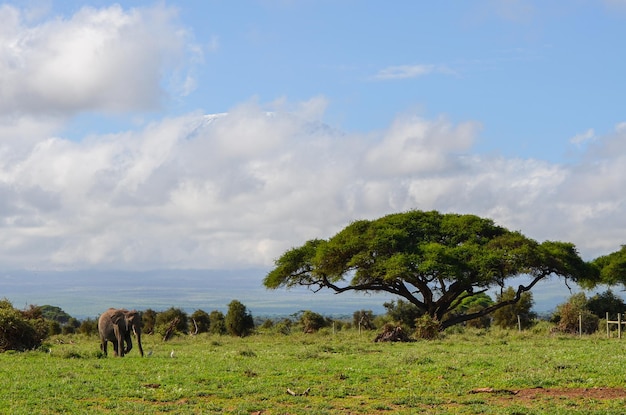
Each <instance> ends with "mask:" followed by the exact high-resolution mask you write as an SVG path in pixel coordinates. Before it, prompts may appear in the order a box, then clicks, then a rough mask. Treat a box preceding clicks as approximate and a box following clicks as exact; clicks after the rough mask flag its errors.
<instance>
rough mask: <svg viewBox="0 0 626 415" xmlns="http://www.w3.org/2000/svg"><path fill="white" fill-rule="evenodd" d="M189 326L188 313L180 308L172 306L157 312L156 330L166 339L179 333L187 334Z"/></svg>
mask: <svg viewBox="0 0 626 415" xmlns="http://www.w3.org/2000/svg"><path fill="white" fill-rule="evenodd" d="M188 327H189V323H188V318H187V313H185V312H184V311H183V310H181V309H180V308H174V307H170V308H169V309H167V310H165V311H162V312H160V313H157V316H156V327H155V332H156V333H157V334H159V335H160V336H163V338H164V339H165V340H167V339H169V338H170V337H172V336H174V335H177V334H187V333H188Z"/></svg>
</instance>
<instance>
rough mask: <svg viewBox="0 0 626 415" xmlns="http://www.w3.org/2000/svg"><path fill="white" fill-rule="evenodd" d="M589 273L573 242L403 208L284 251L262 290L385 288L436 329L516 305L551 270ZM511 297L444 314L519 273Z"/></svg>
mask: <svg viewBox="0 0 626 415" xmlns="http://www.w3.org/2000/svg"><path fill="white" fill-rule="evenodd" d="M589 272H593V269H592V267H590V266H589V265H588V264H587V263H586V262H585V261H583V260H582V259H581V258H580V256H579V255H578V252H577V251H576V248H575V246H574V245H573V244H571V243H566V242H554V241H546V242H543V243H541V244H540V243H537V242H536V241H534V240H532V239H529V238H527V237H525V236H524V235H522V234H521V233H520V232H514V231H509V230H507V229H505V228H503V227H501V226H497V225H495V224H494V222H493V221H492V220H490V219H485V218H480V217H478V216H475V215H460V214H452V213H449V214H442V213H439V212H436V211H429V212H425V211H418V210H414V211H409V212H404V213H396V214H391V215H387V216H384V217H381V218H379V219H376V220H359V221H355V222H353V223H351V224H349V225H348V226H346V227H345V228H344V229H343V230H342V231H340V232H339V233H337V234H336V235H335V236H333V237H331V238H330V239H328V240H322V239H313V240H309V241H307V242H305V243H304V245H302V246H300V247H296V248H292V249H289V250H288V251H286V252H285V253H284V254H283V255H282V256H280V257H279V258H278V259H277V260H276V261H275V268H274V269H273V270H271V271H270V272H269V273H268V274H267V276H266V277H265V279H264V281H263V283H264V285H265V286H266V287H267V288H270V289H276V288H280V287H286V288H290V287H294V286H307V287H309V288H311V289H312V290H314V291H318V290H321V289H323V288H327V289H330V290H333V291H335V292H336V293H342V292H346V291H365V292H388V293H391V294H394V295H397V296H399V297H402V298H404V299H406V300H407V301H409V302H410V303H411V304H414V305H415V306H417V308H418V309H419V310H421V311H422V312H423V313H424V314H427V315H429V316H430V317H431V318H433V319H434V320H436V321H438V322H439V324H440V328H441V329H445V328H446V327H449V326H452V325H454V324H458V323H461V322H463V321H467V320H471V319H474V318H478V317H481V316H484V315H486V314H489V313H491V312H493V311H495V310H497V309H499V308H501V307H504V306H506V305H510V304H514V303H516V302H517V301H519V299H520V298H521V295H522V294H523V293H524V292H527V291H529V290H530V289H531V288H533V287H534V286H535V284H537V283H538V282H539V281H541V280H542V279H544V278H546V277H549V276H551V275H557V276H562V277H564V278H568V279H571V280H573V281H578V280H579V279H583V278H585V277H586V274H588V273H589ZM524 274H525V275H528V276H530V282H529V283H527V284H525V285H519V286H518V287H517V289H516V290H515V295H514V296H513V298H510V299H506V300H503V301H500V302H496V303H495V304H493V305H491V306H489V307H485V308H483V309H482V310H480V311H477V312H474V313H466V314H460V315H459V314H456V313H448V311H450V310H453V309H455V308H456V307H457V306H458V305H459V304H461V303H462V302H463V301H467V299H468V298H469V297H473V296H477V295H479V294H481V293H484V292H486V291H487V290H489V289H490V288H493V287H498V286H499V287H501V288H504V286H505V282H506V281H507V280H509V279H510V278H512V277H515V276H519V275H524Z"/></svg>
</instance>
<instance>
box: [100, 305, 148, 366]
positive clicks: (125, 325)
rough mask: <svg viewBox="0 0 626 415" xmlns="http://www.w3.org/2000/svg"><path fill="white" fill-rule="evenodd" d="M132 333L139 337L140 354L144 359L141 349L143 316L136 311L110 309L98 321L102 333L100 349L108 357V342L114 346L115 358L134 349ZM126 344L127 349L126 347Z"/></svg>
mask: <svg viewBox="0 0 626 415" xmlns="http://www.w3.org/2000/svg"><path fill="white" fill-rule="evenodd" d="M131 331H132V332H133V333H135V336H137V345H138V347H139V354H141V356H142V357H143V348H142V347H141V314H139V312H137V311H136V310H131V311H128V310H125V309H116V308H109V309H108V310H107V311H105V312H104V313H102V315H101V316H100V318H99V319H98V332H99V333H100V343H101V345H100V348H101V350H102V352H103V353H104V355H105V356H106V355H107V345H108V343H107V342H111V343H112V344H113V351H114V354H115V356H120V357H122V356H124V355H125V354H127V353H128V352H130V350H131V349H132V348H133V342H132V339H131ZM124 343H126V348H125V347H124Z"/></svg>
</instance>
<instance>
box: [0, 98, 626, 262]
mask: <svg viewBox="0 0 626 415" xmlns="http://www.w3.org/2000/svg"><path fill="white" fill-rule="evenodd" d="M324 102H325V101H324V100H323V99H321V98H316V99H313V100H311V101H309V102H305V103H302V104H293V105H290V104H289V103H286V102H283V103H281V104H280V106H283V107H291V108H295V109H296V111H297V110H300V112H299V113H296V112H291V113H285V112H267V110H266V109H265V108H263V107H262V106H260V105H258V104H256V103H254V102H251V103H246V104H242V105H240V106H238V107H237V108H234V109H233V110H232V111H230V113H229V114H228V115H225V114H222V115H218V116H205V115H203V114H198V113H196V114H193V113H192V114H188V115H186V116H182V117H177V118H170V119H164V120H161V121H158V122H155V123H153V124H150V125H147V126H144V127H142V128H141V129H139V130H137V131H127V132H122V133H119V134H111V135H106V136H93V137H90V138H88V139H85V140H83V141H80V142H73V141H69V140H66V139H63V138H59V137H56V138H54V136H52V135H48V131H49V128H47V127H46V126H45V125H44V126H42V127H41V129H40V130H38V129H37V128H33V132H35V133H37V134H39V138H38V140H34V142H33V141H31V144H29V145H28V146H27V145H26V144H23V145H22V146H21V147H17V146H5V147H3V148H2V151H0V201H1V202H0V226H1V227H2V232H0V244H2V246H3V250H2V252H0V261H2V263H3V264H5V267H17V268H20V267H26V268H31V267H37V268H57V267H69V268H72V267H76V268H81V267H92V266H93V267H104V268H107V267H113V268H129V269H147V268H149V269H154V268H161V267H182V268H236V267H250V266H267V265H270V264H271V262H272V260H273V259H274V258H275V257H276V256H278V255H279V254H280V253H281V252H282V251H283V250H285V249H287V248H289V247H291V246H294V245H298V244H301V243H303V242H304V241H305V240H307V239H309V238H315V237H322V238H325V237H329V236H331V235H332V234H333V233H335V232H336V231H338V230H340V229H341V228H343V227H344V226H345V225H346V224H348V223H349V222H350V221H352V220H355V219H359V218H376V217H379V216H381V215H384V214H387V213H390V212H397V211H405V210H408V209H416V208H417V209H437V210H440V211H444V212H461V213H475V214H478V215H482V216H487V217H491V218H493V219H495V220H496V221H497V222H498V223H500V224H502V225H503V226H507V227H509V228H510V229H516V230H521V231H522V232H523V233H525V234H527V235H529V236H531V237H534V238H536V239H538V240H544V239H557V240H566V241H572V242H574V243H576V244H577V245H578V246H579V248H580V249H581V253H582V254H583V255H585V256H586V257H593V256H596V255H599V254H604V253H607V252H610V251H612V250H614V249H617V248H618V247H619V245H620V244H622V243H624V240H623V232H622V230H623V229H624V228H625V227H626V219H625V218H626V214H625V213H626V212H625V210H626V200H625V199H626V198H625V197H624V195H623V189H624V188H626V169H624V167H623V166H626V148H624V146H625V144H624V143H626V139H625V136H624V131H623V130H622V129H620V128H619V126H618V127H616V132H615V133H614V134H612V135H609V136H606V137H598V138H597V140H596V141H595V142H594V145H593V146H591V147H589V148H588V150H586V151H587V153H586V154H585V156H584V157H582V158H581V161H580V163H578V164H573V165H558V164H552V163H548V162H544V161H538V160H528V159H507V158H503V157H493V156H484V155H476V154H472V145H473V142H474V141H475V140H476V138H477V135H478V134H479V124H478V123H476V122H471V121H469V122H465V123H460V124H453V123H451V122H450V121H449V120H447V119H446V118H443V117H442V118H438V119H435V120H426V119H423V118H418V117H411V116H402V117H399V118H398V119H397V120H395V121H394V122H392V123H391V125H390V127H389V128H388V129H387V130H386V131H382V132H380V133H371V134H368V135H360V134H350V133H348V132H341V131H338V130H336V129H333V128H330V127H329V126H327V125H324V124H322V123H321V122H319V121H318V120H319V118H320V116H321V115H322V114H321V113H320V108H323V106H324ZM274 107H276V104H274ZM21 122H23V123H25V124H24V125H27V122H26V121H21ZM0 134H2V129H0Z"/></svg>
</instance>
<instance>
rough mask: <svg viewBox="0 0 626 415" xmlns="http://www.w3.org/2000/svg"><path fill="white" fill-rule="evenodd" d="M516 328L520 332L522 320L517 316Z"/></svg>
mask: <svg viewBox="0 0 626 415" xmlns="http://www.w3.org/2000/svg"><path fill="white" fill-rule="evenodd" d="M517 328H518V331H520V332H521V331H522V319H521V318H520V317H519V314H518V315H517Z"/></svg>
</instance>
